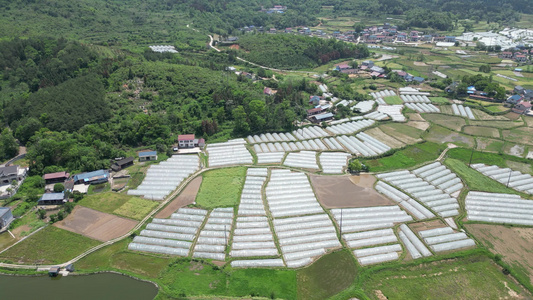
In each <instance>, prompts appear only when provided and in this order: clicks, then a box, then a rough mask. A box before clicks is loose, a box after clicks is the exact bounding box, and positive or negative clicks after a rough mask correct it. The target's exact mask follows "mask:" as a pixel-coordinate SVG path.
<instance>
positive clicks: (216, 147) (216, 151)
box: [207, 140, 253, 167]
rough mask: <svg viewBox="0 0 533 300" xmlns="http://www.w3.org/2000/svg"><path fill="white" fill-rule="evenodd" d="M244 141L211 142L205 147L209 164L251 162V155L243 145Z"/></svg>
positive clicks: (212, 165) (220, 164)
mask: <svg viewBox="0 0 533 300" xmlns="http://www.w3.org/2000/svg"><path fill="white" fill-rule="evenodd" d="M244 144H246V141H244V140H242V142H239V143H237V142H232V143H230V142H229V141H228V142H226V143H220V144H211V145H209V146H208V147H207V153H208V157H209V166H210V167H215V166H223V165H238V164H252V163H253V157H252V155H251V154H250V152H249V151H248V149H246V147H245V146H244Z"/></svg>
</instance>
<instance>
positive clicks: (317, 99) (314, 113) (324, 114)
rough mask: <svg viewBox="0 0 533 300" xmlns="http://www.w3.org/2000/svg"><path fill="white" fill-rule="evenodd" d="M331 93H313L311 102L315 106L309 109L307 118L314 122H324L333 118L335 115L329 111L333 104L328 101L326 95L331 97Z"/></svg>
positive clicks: (310, 97) (310, 98)
mask: <svg viewBox="0 0 533 300" xmlns="http://www.w3.org/2000/svg"><path fill="white" fill-rule="evenodd" d="M331 96H332V95H331V94H329V93H323V94H322V96H317V95H311V96H309V104H310V105H312V106H313V108H311V109H308V110H307V119H308V120H309V121H311V122H313V123H322V122H327V121H331V120H333V118H334V117H335V115H334V114H333V113H332V112H329V111H328V109H329V108H331V107H332V106H331V104H330V103H329V102H328V101H326V97H331Z"/></svg>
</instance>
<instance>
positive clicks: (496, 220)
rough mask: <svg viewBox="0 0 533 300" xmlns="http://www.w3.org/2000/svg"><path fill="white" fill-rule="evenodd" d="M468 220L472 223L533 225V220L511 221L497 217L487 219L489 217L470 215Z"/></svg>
mask: <svg viewBox="0 0 533 300" xmlns="http://www.w3.org/2000/svg"><path fill="white" fill-rule="evenodd" d="M468 219H469V220H472V221H482V222H490V223H502V224H517V225H528V226H532V225H533V220H524V219H509V218H497V217H487V216H476V215H470V214H468Z"/></svg>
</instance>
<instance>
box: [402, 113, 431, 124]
mask: <svg viewBox="0 0 533 300" xmlns="http://www.w3.org/2000/svg"><path fill="white" fill-rule="evenodd" d="M405 116H406V117H407V118H408V119H409V121H422V122H425V121H426V120H424V118H422V116H421V115H420V114H419V113H408V114H405Z"/></svg>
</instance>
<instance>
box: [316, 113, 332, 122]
mask: <svg viewBox="0 0 533 300" xmlns="http://www.w3.org/2000/svg"><path fill="white" fill-rule="evenodd" d="M333 117H334V115H333V114H332V113H325V114H320V115H314V116H311V122H313V123H321V122H326V121H329V120H333Z"/></svg>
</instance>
